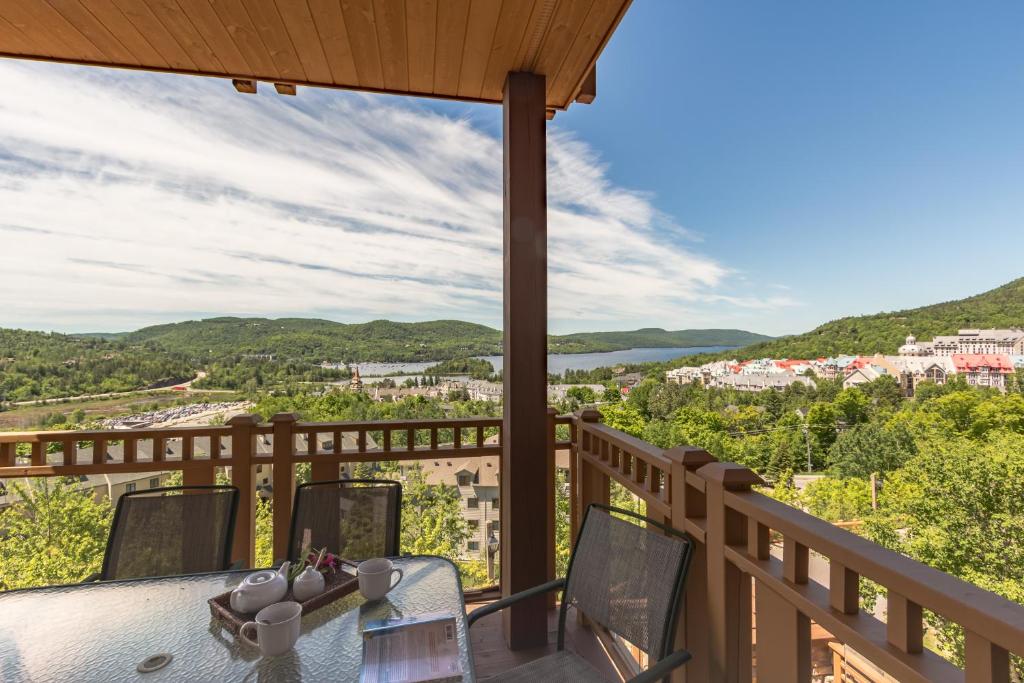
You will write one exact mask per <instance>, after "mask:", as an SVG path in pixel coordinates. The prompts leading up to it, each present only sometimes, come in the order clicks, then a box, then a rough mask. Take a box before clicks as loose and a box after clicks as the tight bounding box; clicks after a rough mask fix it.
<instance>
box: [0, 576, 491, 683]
mask: <svg viewBox="0 0 1024 683" xmlns="http://www.w3.org/2000/svg"><path fill="white" fill-rule="evenodd" d="M394 562H395V566H397V567H399V568H401V569H402V571H403V572H404V573H405V576H404V578H403V579H402V581H401V583H399V584H398V586H396V587H395V588H394V590H392V591H391V592H390V593H388V594H387V596H386V597H385V598H383V599H382V600H378V601H376V602H367V601H366V600H365V599H364V598H363V597H362V596H361V595H360V594H359V592H358V591H356V592H354V593H351V594H349V595H347V596H345V597H343V598H341V599H339V600H336V601H335V602H332V603H331V604H329V605H327V606H325V607H321V608H320V609H318V610H316V611H315V612H312V613H311V614H309V615H306V616H303V617H302V632H301V635H300V636H299V641H298V643H296V645H295V648H294V649H293V650H292V651H291V652H289V653H287V654H284V655H281V656H279V657H261V656H260V654H259V651H258V650H257V649H256V648H254V647H252V646H250V645H248V644H246V643H244V642H242V641H241V640H239V639H237V638H235V637H234V636H233V635H232V634H231V633H230V632H229V631H228V630H227V629H226V628H225V627H223V626H222V625H221V623H220V621H218V620H216V619H213V618H212V617H211V615H210V607H209V605H208V604H207V602H206V601H207V599H209V598H212V597H214V596H215V595H219V594H220V593H224V592H225V591H228V590H231V589H232V588H234V587H235V586H236V585H238V583H239V582H240V581H241V580H242V578H243V577H244V576H245V575H246V574H247V573H249V572H250V571H251V570H245V571H232V572H219V573H214V574H196V575H191V576H176V577H167V578H156V579H136V580H131V581H109V582H104V583H92V584H79V585H71V586H54V587H48V588H33V589H28V590H21V591H10V592H7V593H0V681H5V682H6V681H143V682H144V683H156V682H157V681H321V680H322V681H358V680H359V669H360V665H361V663H362V627H363V625H364V624H365V623H366V622H367V621H372V620H376V619H386V618H393V617H402V616H412V615H416V614H425V613H428V612H450V613H452V614H453V615H454V616H455V619H456V624H457V634H458V641H459V649H460V652H461V656H462V669H463V671H464V672H465V673H464V674H463V678H462V680H463V681H464V682H466V683H470V682H472V681H473V680H474V677H473V658H472V655H471V653H470V646H469V638H468V634H467V629H466V618H465V602H464V600H463V596H462V587H461V583H460V581H459V573H458V571H457V570H456V568H455V566H454V565H453V564H452V563H451V562H449V561H448V560H446V559H443V558H439V557H428V556H416V557H403V558H398V559H396V560H394ZM159 653H170V654H171V655H173V659H172V660H171V662H170V663H169V664H167V666H165V667H164V668H162V669H159V670H157V671H154V672H151V673H145V674H142V673H139V672H138V671H137V669H136V667H137V665H138V664H139V663H140V662H142V661H143V660H145V659H146V658H148V657H150V656H152V655H155V654H159Z"/></svg>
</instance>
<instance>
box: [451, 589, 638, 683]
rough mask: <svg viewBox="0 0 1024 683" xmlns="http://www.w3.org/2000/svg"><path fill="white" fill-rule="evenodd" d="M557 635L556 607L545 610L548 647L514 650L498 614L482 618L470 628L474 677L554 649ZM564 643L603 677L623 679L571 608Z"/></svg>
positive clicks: (611, 680) (500, 669)
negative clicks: (506, 643)
mask: <svg viewBox="0 0 1024 683" xmlns="http://www.w3.org/2000/svg"><path fill="white" fill-rule="evenodd" d="M485 604H486V603H476V604H470V605H467V609H468V611H473V610H474V609H476V608H478V607H483V605H485ZM557 634H558V610H557V609H553V610H550V611H549V612H548V644H547V646H546V647H537V648H532V649H529V650H516V651H514V652H513V651H511V650H509V649H508V647H507V646H506V645H505V637H504V635H502V632H501V614H500V613H499V614H491V615H489V616H486V617H484V618H483V619H481V620H480V621H479V622H477V623H476V625H474V626H473V628H472V629H471V630H470V642H471V643H472V645H473V659H474V667H475V669H476V674H477V678H478V679H479V680H482V679H485V678H487V677H488V676H493V675H495V674H499V673H502V672H504V671H508V670H509V669H513V668H515V667H517V666H519V665H520V664H525V663H526V662H529V661H532V660H534V659H538V658H540V657H543V656H544V655H548V654H551V653H552V652H554V651H555V640H556V638H557ZM565 642H566V649H569V650H572V651H573V652H575V653H576V654H578V655H580V656H581V657H584V658H585V659H586V660H587V661H588V662H589V663H590V665H591V666H593V667H594V668H595V669H597V670H598V671H599V672H601V674H602V675H603V676H604V678H605V680H607V681H610V682H616V683H618V682H620V681H622V677H621V676H619V675H618V673H617V672H616V670H615V667H614V666H613V665H612V663H611V660H610V659H609V658H608V655H607V654H606V653H605V650H604V647H603V646H602V645H601V642H600V641H599V640H598V638H597V636H596V635H594V633H593V631H591V630H590V629H589V628H587V627H585V626H580V625H579V624H577V623H576V618H575V610H572V609H570V610H569V614H568V616H567V618H566V629H565Z"/></svg>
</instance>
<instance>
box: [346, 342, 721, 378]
mask: <svg viewBox="0 0 1024 683" xmlns="http://www.w3.org/2000/svg"><path fill="white" fill-rule="evenodd" d="M731 348H734V347H732V346H691V347H687V348H669V349H625V350H623V351H605V352H602V353H549V354H548V372H550V373H557V374H559V375H560V374H562V373H563V372H565V371H566V370H593V369H594V368H612V367H615V366H616V365H625V364H628V363H660V362H663V361H667V360H672V359H673V358H679V357H680V356H692V355H694V354H698V353H714V352H716V351H725V350H728V349H731ZM479 357H480V358H483V359H484V360H486V361H489V362H490V363H491V365H493V366H494V371H495V372H499V371H500V370H501V369H502V367H504V360H505V359H504V358H503V357H502V356H479ZM436 364H437V362H436V361H435V362H429V363H359V364H358V365H359V374H360V375H361V376H362V377H380V376H382V375H390V374H394V373H403V374H408V375H420V374H423V372H424V371H425V370H426V369H427V368H429V367H430V366H431V365H436Z"/></svg>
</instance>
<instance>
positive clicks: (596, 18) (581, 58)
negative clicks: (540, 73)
mask: <svg viewBox="0 0 1024 683" xmlns="http://www.w3.org/2000/svg"><path fill="white" fill-rule="evenodd" d="M622 11H623V2H622V0H595V2H594V3H593V5H592V7H591V10H590V13H589V14H587V18H586V19H585V20H584V21H583V24H582V25H581V26H580V30H579V33H577V34H576V38H575V40H574V41H573V44H572V46H570V48H569V51H568V52H567V53H566V55H565V59H564V60H562V64H561V65H559V67H558V69H557V71H556V72H555V73H554V74H549V75H548V102H566V103H567V102H569V101H570V100H572V98H573V97H574V96H575V95H576V92H575V91H576V89H577V88H578V86H579V85H580V83H581V81H582V80H583V78H585V76H586V74H587V72H589V71H590V67H591V65H592V64H593V62H594V59H595V57H596V55H597V54H598V52H599V51H600V49H601V47H602V46H603V45H604V43H605V40H606V38H607V37H608V33H609V31H610V30H611V27H614V26H615V20H616V18H617V17H618V16H619V14H621V13H622Z"/></svg>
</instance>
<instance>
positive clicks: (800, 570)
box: [782, 536, 810, 584]
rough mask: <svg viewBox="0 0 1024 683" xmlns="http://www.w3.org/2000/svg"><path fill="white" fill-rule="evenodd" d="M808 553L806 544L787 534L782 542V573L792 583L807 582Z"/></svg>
mask: <svg viewBox="0 0 1024 683" xmlns="http://www.w3.org/2000/svg"><path fill="white" fill-rule="evenodd" d="M809 565H810V553H809V552H808V550H807V546H805V545H803V544H801V543H797V542H796V541H794V540H793V539H792V538H789V537H788V536H787V537H786V538H785V539H783V542H782V574H783V576H784V577H785V578H786V580H787V581H790V582H792V583H797V584H801V583H807V571H808V567H809Z"/></svg>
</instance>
